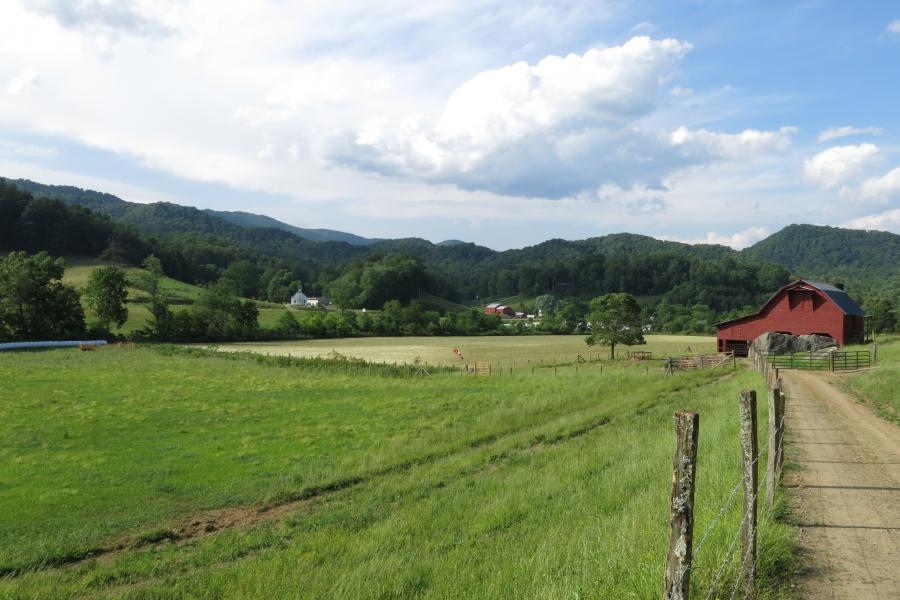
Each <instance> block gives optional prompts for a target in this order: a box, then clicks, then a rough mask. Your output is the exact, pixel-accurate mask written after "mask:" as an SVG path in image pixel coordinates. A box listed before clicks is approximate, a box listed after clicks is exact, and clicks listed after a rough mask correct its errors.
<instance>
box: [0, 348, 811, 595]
mask: <svg viewBox="0 0 900 600" xmlns="http://www.w3.org/2000/svg"><path fill="white" fill-rule="evenodd" d="M345 366H346V365H334V364H330V363H329V364H324V361H320V362H318V363H317V362H308V363H304V362H294V361H287V360H284V359H274V358H269V359H267V358H251V357H246V356H238V357H227V356H217V355H211V354H209V353H205V352H191V353H185V352H182V351H171V350H169V349H158V350H144V349H136V350H133V351H127V350H122V351H114V350H110V351H104V352H95V353H76V352H65V351H53V352H46V353H32V354H15V355H0V397H2V398H3V402H4V405H5V406H6V407H7V416H8V418H7V419H6V420H4V421H3V423H2V425H0V482H2V485H0V568H4V569H6V570H7V572H9V573H10V575H8V576H7V577H6V578H5V579H3V580H2V581H0V595H5V596H10V597H16V596H37V597H41V596H55V597H104V596H116V597H121V596H124V597H135V598H140V597H148V598H149V597H203V598H220V597H342V598H343V597H412V596H421V597H442V598H447V597H476V598H479V597H480V598H495V597H542V598H543V597H595V598H650V597H655V596H658V594H659V592H660V588H661V586H662V570H663V563H664V557H665V549H666V543H667V536H668V510H669V508H668V505H669V493H670V485H671V462H672V450H673V435H672V413H673V411H674V410H675V409H679V408H690V409H694V410H698V411H699V412H700V413H701V425H700V429H701V434H700V455H699V470H698V491H697V498H696V506H697V508H696V517H697V527H696V529H697V536H698V537H699V536H700V534H701V533H702V532H705V530H706V528H707V527H708V526H709V525H710V524H711V523H713V522H714V521H716V520H717V518H718V517H719V516H720V508H721V506H722V504H723V502H724V500H725V499H726V497H727V496H728V493H729V492H730V491H731V490H732V489H733V486H734V485H735V484H736V483H737V482H738V480H739V477H740V458H739V444H738V438H737V397H738V392H739V391H740V389H742V388H751V387H759V386H761V385H762V381H761V380H760V379H759V377H758V376H757V375H756V374H755V373H752V372H749V371H738V372H733V373H729V374H727V375H722V374H720V373H718V372H697V373H679V374H678V375H677V376H676V377H672V378H665V377H663V376H662V375H661V374H659V373H658V372H653V373H649V374H648V373H647V372H646V371H645V370H644V369H643V368H638V367H634V366H632V365H629V366H628V367H623V368H618V367H610V366H609V365H607V368H606V369H605V370H604V373H603V375H602V376H601V375H600V374H599V369H589V368H581V369H579V371H578V372H577V373H576V372H575V370H574V368H571V367H570V368H561V369H559V372H558V375H556V376H535V377H525V376H522V377H492V378H474V377H461V376H459V375H454V374H441V373H436V374H433V375H431V376H429V377H423V376H415V375H404V374H403V373H394V374H390V375H389V376H384V375H383V374H380V373H379V374H375V373H362V372H346V371H342V370H341V369H343V368H344V367H345ZM759 392H760V393H761V392H762V389H759ZM760 408H761V409H762V413H761V415H760V431H761V432H764V431H766V428H765V410H764V409H765V402H760ZM761 446H764V443H763V442H762V440H761ZM761 463H762V464H764V459H763V460H762V461H761ZM298 500H300V501H298ZM288 501H293V502H296V504H293V505H291V508H290V510H287V511H286V513H285V514H283V515H281V516H280V517H279V518H278V519H274V520H272V521H270V522H264V523H262V524H256V525H251V526H246V527H236V528H233V529H228V530H223V531H220V532H217V533H213V534H210V535H206V536H204V537H201V538H197V539H194V540H191V541H189V542H182V543H173V542H172V541H167V540H169V538H171V537H172V536H170V535H168V534H167V533H166V532H167V531H169V529H170V528H171V527H172V523H173V522H178V521H179V520H184V519H190V518H192V516H195V515H201V514H203V512H204V511H207V510H209V509H213V508H220V507H227V506H243V505H254V504H255V505H259V506H260V507H265V506H269V507H271V506H273V505H278V504H280V503H283V502H288ZM739 504H740V502H739V498H737V499H736V500H735V502H734V503H733V504H732V505H731V506H730V507H728V508H727V509H726V510H725V512H724V516H722V519H721V521H719V522H718V525H717V526H716V528H715V529H713V530H712V532H711V534H710V537H709V540H708V541H707V542H706V544H705V545H704V547H703V548H702V549H701V550H700V553H699V554H698V556H697V560H696V568H695V571H694V574H693V582H694V588H695V590H703V591H705V590H706V588H708V587H709V584H710V583H711V581H712V579H713V576H714V574H715V570H716V568H717V567H718V566H719V565H720V564H721V562H722V559H723V558H724V555H725V551H726V549H727V547H728V545H729V543H730V541H731V539H732V536H733V534H734V532H735V531H736V530H737V526H738V522H739V520H740V516H741V515H740V512H741V511H740V507H739ZM790 533H791V532H790V529H789V528H788V527H787V526H786V525H784V524H781V523H778V522H774V521H770V520H765V521H764V524H763V526H762V530H761V548H760V555H761V576H762V581H761V583H762V592H761V595H762V597H766V598H776V597H785V595H786V593H785V592H783V591H782V590H781V588H780V586H779V582H780V581H781V580H782V578H783V577H784V576H785V573H786V572H788V571H789V570H790V569H791V568H792V567H791V565H792V556H793V554H792V544H791V539H790ZM117 545H121V546H123V550H121V551H119V552H117V553H116V554H114V555H110V556H108V557H104V558H99V559H96V560H87V561H82V562H80V563H77V564H75V565H73V566H71V567H67V568H45V567H46V566H47V565H50V564H53V563H62V562H65V561H66V560H69V559H72V558H75V557H78V556H83V555H84V554H86V553H88V552H89V551H90V550H91V549H96V548H109V547H113V546H117ZM736 563H737V561H736V560H733V561H732V564H731V566H729V567H728V568H727V569H726V570H725V577H726V578H727V581H729V582H731V581H733V580H734V577H735V575H736V570H735V568H734V565H735V564H736ZM727 591H728V592H730V588H729V589H728V590H727ZM698 597H702V596H699V595H698Z"/></svg>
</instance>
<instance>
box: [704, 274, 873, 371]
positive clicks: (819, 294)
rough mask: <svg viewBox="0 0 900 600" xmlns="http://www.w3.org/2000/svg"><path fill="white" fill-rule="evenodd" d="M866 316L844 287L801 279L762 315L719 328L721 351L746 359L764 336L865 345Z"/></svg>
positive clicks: (778, 294) (775, 298) (783, 290)
mask: <svg viewBox="0 0 900 600" xmlns="http://www.w3.org/2000/svg"><path fill="white" fill-rule="evenodd" d="M863 321H864V313H863V310H862V309H861V308H860V307H859V305H858V304H857V303H856V302H854V301H853V299H852V298H850V296H849V295H848V294H847V292H845V291H844V289H843V286H835V285H831V284H828V283H818V282H815V281H804V280H802V279H798V280H797V281H795V282H793V283H789V284H787V285H786V286H784V287H783V288H781V289H780V290H778V291H777V292H776V293H775V295H774V296H772V297H771V298H770V299H769V301H768V302H766V303H765V304H764V305H763V307H762V308H761V309H759V312H757V313H755V314H752V315H746V316H743V317H738V318H737V319H731V320H730V321H725V322H723V323H719V324H718V325H716V338H717V339H718V350H719V352H731V351H732V350H734V351H735V353H736V354H737V355H738V356H746V355H747V349H748V346H749V345H750V342H752V341H753V340H755V339H756V338H757V337H759V336H760V335H762V334H764V333H789V334H791V335H809V334H811V333H820V334H824V335H830V336H831V337H833V338H834V339H835V341H837V343H838V344H840V345H842V346H843V345H844V344H856V343H862V342H863V341H864V339H865V326H864V323H863Z"/></svg>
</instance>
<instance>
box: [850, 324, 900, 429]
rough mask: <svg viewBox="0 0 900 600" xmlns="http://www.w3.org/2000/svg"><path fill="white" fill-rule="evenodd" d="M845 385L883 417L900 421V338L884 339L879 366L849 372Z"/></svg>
mask: <svg viewBox="0 0 900 600" xmlns="http://www.w3.org/2000/svg"><path fill="white" fill-rule="evenodd" d="M859 349H860V350H870V349H871V348H869V347H866V348H862V347H860V348H859ZM842 386H843V387H844V389H846V390H847V391H849V392H850V393H851V394H853V395H854V396H855V397H857V398H858V399H859V400H861V401H862V402H864V403H866V404H868V405H869V406H871V407H872V409H873V410H874V411H875V413H876V414H877V415H879V416H880V417H883V418H885V419H888V420H890V421H893V422H894V423H898V424H900V338H898V337H896V336H893V337H887V338H885V339H884V340H882V341H880V342H879V344H878V364H877V366H876V368H875V369H872V370H870V371H865V372H862V373H854V374H852V375H849V376H848V377H847V378H845V379H843V380H842Z"/></svg>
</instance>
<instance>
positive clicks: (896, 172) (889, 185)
mask: <svg viewBox="0 0 900 600" xmlns="http://www.w3.org/2000/svg"><path fill="white" fill-rule="evenodd" d="M860 193H861V195H862V197H863V198H865V199H867V200H876V201H878V202H886V201H888V200H890V199H892V198H896V197H898V196H900V167H897V168H895V169H893V170H891V171H889V172H888V173H886V174H885V175H882V176H881V177H872V178H871V179H866V180H865V181H863V182H862V185H861V186H860Z"/></svg>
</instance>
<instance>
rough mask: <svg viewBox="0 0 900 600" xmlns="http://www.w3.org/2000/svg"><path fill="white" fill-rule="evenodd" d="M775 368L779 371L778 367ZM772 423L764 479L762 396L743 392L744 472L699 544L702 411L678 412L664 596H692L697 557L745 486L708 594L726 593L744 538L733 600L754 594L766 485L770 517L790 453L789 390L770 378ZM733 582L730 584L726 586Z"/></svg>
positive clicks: (676, 599) (683, 599)
mask: <svg viewBox="0 0 900 600" xmlns="http://www.w3.org/2000/svg"><path fill="white" fill-rule="evenodd" d="M773 372H774V371H773ZM766 381H767V386H766V387H767V391H768V400H769V428H768V449H767V453H766V456H767V464H766V476H765V478H764V481H763V483H762V485H760V481H759V467H758V464H759V461H760V457H761V456H762V454H760V452H759V445H758V432H757V424H758V422H757V399H756V392H755V391H754V390H745V391H742V392H741V394H740V397H739V422H740V447H741V465H742V468H741V476H740V478H739V480H738V481H737V483H736V484H735V486H734V487H733V488H732V489H731V492H730V493H729V494H728V496H727V498H726V499H725V502H724V503H723V504H722V505H721V506H719V508H718V510H717V511H716V512H715V513H714V517H713V518H712V520H711V522H710V523H709V524H708V525H707V526H706V529H705V530H704V532H703V533H702V535H701V536H700V542H699V543H698V544H697V546H696V548H694V545H693V534H694V497H695V495H696V481H697V465H696V458H697V447H698V444H699V432H700V415H699V414H697V413H694V412H690V411H677V412H676V413H675V415H674V420H675V455H674V459H673V472H672V496H671V504H670V536H669V547H668V552H667V555H666V568H665V573H664V586H663V600H688V598H689V597H690V576H691V572H692V570H693V569H694V563H695V559H696V557H697V556H698V555H700V552H701V550H702V549H703V548H704V546H705V544H706V542H707V541H708V540H709V539H710V537H711V536H712V534H713V532H714V531H715V530H717V529H718V528H719V527H720V525H721V523H722V522H723V520H724V519H725V517H726V515H728V514H729V512H730V510H731V507H732V504H733V502H734V499H735V497H736V496H737V493H738V491H739V490H742V491H743V494H742V496H743V507H742V511H741V515H742V516H741V520H740V523H739V524H738V526H737V528H736V529H735V531H734V533H733V535H732V536H731V540H730V542H729V545H728V547H727V549H726V550H725V554H724V555H723V556H722V557H720V559H719V561H718V564H717V567H716V569H715V572H714V574H713V577H712V582H711V584H710V586H709V587H708V588H707V589H706V590H705V594H704V598H706V599H707V600H710V599H711V598H722V597H724V593H727V589H724V588H722V587H721V586H722V585H725V584H724V583H723V577H725V574H726V573H727V569H728V566H729V565H730V564H731V563H732V560H733V558H734V550H735V548H736V546H737V543H738V541H739V540H740V542H741V551H740V567H739V568H738V569H737V573H736V576H735V578H734V582H733V584H732V585H731V587H730V595H729V596H728V597H729V598H730V599H733V598H735V596H736V594H737V593H738V592H739V591H743V597H744V598H745V599H749V598H752V597H754V595H755V594H756V576H757V568H758V564H759V557H758V551H757V535H758V524H759V510H758V498H759V497H760V496H761V495H762V494H763V491H764V490H765V498H766V502H765V504H764V507H763V516H764V518H771V513H772V508H773V506H774V501H775V490H776V489H777V487H778V485H779V483H780V481H781V476H782V469H783V457H784V449H783V443H784V422H785V418H784V395H783V393H782V384H781V381H780V380H779V379H777V378H771V379H770V378H768V376H767V380H766ZM726 587H727V586H726Z"/></svg>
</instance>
